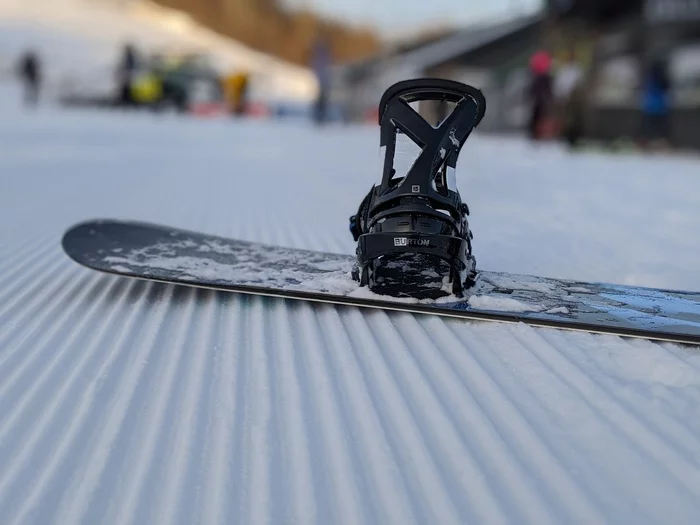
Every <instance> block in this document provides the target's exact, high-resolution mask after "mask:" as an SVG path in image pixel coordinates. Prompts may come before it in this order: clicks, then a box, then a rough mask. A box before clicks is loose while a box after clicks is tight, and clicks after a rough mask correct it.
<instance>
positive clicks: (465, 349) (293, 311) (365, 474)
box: [0, 88, 700, 525]
mask: <svg viewBox="0 0 700 525" xmlns="http://www.w3.org/2000/svg"><path fill="white" fill-rule="evenodd" d="M3 89H4V88H3ZM15 97H16V93H14V92H10V91H8V90H7V89H4V90H3V92H2V97H0V112H1V113H2V119H0V144H2V148H0V219H1V220H0V465H2V468H0V516H2V520H1V521H2V523H3V524H8V525H17V524H26V525H29V524H32V525H34V524H42V525H44V524H54V523H55V524H61V525H63V524H78V523H85V524H94V523H100V524H104V525H112V524H115V525H116V524H122V523H134V524H136V523H138V524H145V523H149V524H156V525H165V524H168V525H169V524H183V525H184V524H187V525H193V524H206V525H212V524H223V523H233V522H235V523H250V524H268V523H269V524H278V523H303V524H305V525H307V524H308V525H311V524H319V525H321V524H323V525H326V524H331V523H332V524H338V525H340V524H377V525H379V524H381V525H385V524H401V525H406V524H411V523H416V524H426V525H427V524H435V523H439V524H445V525H447V524H455V525H457V524H460V525H462V524H467V523H480V524H481V523H483V524H485V523H488V524H499V523H503V524H506V523H518V524H537V525H544V524H562V523H567V524H574V523H581V524H587V525H588V524H593V523H595V524H602V523H616V524H622V523H625V524H626V523H630V524H631V523H634V524H669V523H673V524H674V525H678V524H682V525H685V524H688V525H690V524H693V523H696V522H697V516H698V515H700V417H698V416H699V415H700V414H699V413H698V406H700V349H697V348H686V347H680V346H676V345H672V344H652V343H650V342H648V341H643V340H624V339H620V338H617V337H610V336H594V335H589V334H583V333H569V332H559V331H555V330H549V329H534V328H531V327H527V326H522V325H514V326H511V325H501V324H491V323H485V324H480V323H472V322H460V321H457V320H443V319H438V318H434V317H426V316H419V315H409V314H394V313H392V314H388V313H385V312H382V311H374V310H370V311H365V310H360V309H357V308H350V307H342V308H334V307H332V306H329V305H312V304H307V303H300V302H290V301H285V300H276V299H264V298H260V297H245V296H238V295H234V294H219V293H213V292H209V291H195V290H192V289H186V288H180V287H171V286H164V285H157V284H149V283H144V282H139V281H129V280H123V279H119V278H115V277H111V276H103V275H98V274H94V273H91V272H89V271H87V270H85V269H83V268H80V267H78V266H77V265H76V264H74V263H73V262H72V261H70V260H69V259H68V258H67V257H66V256H64V255H63V253H62V252H61V249H60V244H59V241H60V236H61V234H62V233H63V231H64V230H65V229H66V228H67V227H69V226H70V225H72V224H73V223H75V222H79V221H82V220H84V219H86V218H92V217H98V216H99V217H116V218H130V219H137V220H145V221H154V222H161V223H166V224H171V225H174V226H181V227H183V228H188V229H194V230H201V231H207V232H211V233H213V234H218V235H224V236H229V237H240V238H243V239H251V240H260V241H263V242H270V243H279V244H285V245H288V246H294V247H300V248H309V249H320V250H330V251H339V252H343V253H352V251H353V249H354V245H353V242H352V238H351V236H350V233H349V232H348V230H347V218H348V216H349V215H351V214H352V213H354V211H355V208H356V206H357V204H358V203H359V201H360V199H361V198H362V196H363V195H364V194H365V193H366V191H367V189H368V188H369V185H370V184H371V183H372V182H373V181H374V180H376V178H377V176H378V166H379V157H378V152H377V138H378V137H377V130H376V129H373V128H364V127H349V128H341V127H330V128H328V129H325V130H323V131H318V130H315V129H313V128H312V127H311V126H309V125H307V124H306V123H299V122H292V121H288V122H283V123H274V122H266V121H251V122H245V121H228V120H194V119H185V120H182V119H179V118H176V117H173V116H160V117H156V116H152V115H141V116H138V115H120V114H109V115H102V114H96V113H87V112H79V113H65V112H60V111H57V110H49V109H44V110H41V111H39V112H36V113H33V114H22V113H20V112H19V111H18V110H17V109H16V108H15V107H14V102H13V101H14V100H16V98H15ZM462 159H463V160H462V162H460V166H459V167H458V183H459V187H460V190H461V191H462V193H463V195H464V197H465V199H466V200H467V202H468V203H469V205H470V207H471V210H472V226H473V228H474V230H475V236H476V237H475V250H476V255H477V260H478V264H479V265H480V266H481V267H484V268H489V269H493V270H501V271H512V272H526V273H534V274H539V275H552V276H557V277H566V278H574V279H583V280H603V281H612V282H621V283H631V284H641V285H650V286H662V287H669V288H681V289H692V290H699V289H700V273H698V271H697V261H698V260H700V243H698V242H697V232H698V231H699V230H700V176H699V175H698V174H699V173H700V163H699V162H698V160H697V159H695V158H692V157H687V158H672V157H664V156H658V157H651V156H648V157H640V156H631V155H619V156H606V155H602V154H585V155H580V156H571V155H569V154H567V153H566V152H564V151H561V150H560V149H558V148H557V147H551V146H543V147H539V148H532V147H531V146H529V145H527V144H526V143H524V142H522V141H520V140H516V139H504V138H499V137H487V136H474V137H472V138H471V139H470V140H469V142H468V143H467V145H466V146H465V150H464V152H463V155H462Z"/></svg>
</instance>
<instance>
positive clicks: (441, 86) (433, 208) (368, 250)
mask: <svg viewBox="0 0 700 525" xmlns="http://www.w3.org/2000/svg"><path fill="white" fill-rule="evenodd" d="M421 100H444V101H447V102H452V103H454V104H455V108H454V110H453V112H452V113H451V114H450V115H449V116H448V117H446V118H445V120H444V121H443V122H441V123H440V125H439V126H437V127H433V126H432V125H430V124H429V123H428V122H427V121H426V120H425V119H424V118H423V117H422V116H421V115H420V114H418V113H417V112H416V111H415V110H414V109H413V108H412V107H411V106H410V105H409V104H410V103H411V102H415V101H421ZM485 111H486V100H485V99H484V96H483V95H482V93H481V92H480V91H479V90H478V89H476V88H474V87H472V86H468V85H465V84H462V83H459V82H455V81H450V80H443V79H431V78H421V79H414V80H406V81H403V82H399V83H397V84H395V85H393V86H391V87H390V88H389V89H387V90H386V92H385V93H384V95H383V96H382V98H381V101H380V104H379V124H380V126H381V129H380V144H381V146H384V147H386V151H385V158H384V168H383V173H382V181H381V184H379V185H378V186H373V187H372V189H371V190H370V192H369V193H368V194H367V196H366V197H365V198H364V199H363V201H362V204H361V205H360V207H359V210H358V213H357V215H354V216H352V217H351V218H350V230H351V232H352V234H353V238H354V239H355V240H356V241H357V242H358V246H357V268H356V272H355V276H356V278H357V279H358V280H359V281H360V282H361V284H363V285H364V284H366V285H369V286H370V288H374V287H375V285H376V284H377V281H376V280H374V281H373V279H372V273H373V272H374V271H375V270H376V267H375V266H373V265H375V263H376V262H377V261H379V260H380V259H387V260H395V258H396V257H402V256H404V255H407V254H414V255H417V257H418V260H423V261H428V262H430V263H431V264H433V265H434V266H435V265H437V263H436V262H435V261H436V260H437V261H444V262H445V263H446V264H447V266H448V267H449V268H450V272H451V274H452V275H451V279H450V280H451V281H452V286H453V289H452V292H453V293H455V294H457V295H460V294H461V291H462V288H463V287H464V285H467V284H468V282H469V280H470V279H471V278H473V276H474V275H475V267H474V266H475V262H474V257H473V256H472V254H471V238H472V234H471V231H470V230H469V225H468V221H467V218H466V217H467V216H468V215H469V209H468V207H467V205H466V204H464V203H462V201H461V197H460V195H459V193H458V192H457V191H456V190H454V189H451V188H448V187H447V185H446V174H447V170H448V168H451V169H454V168H456V164H457V158H458V156H459V152H460V151H461V149H462V147H463V145H464V143H465V141H466V140H467V138H468V137H469V135H470V134H471V132H472V130H473V129H474V127H476V126H477V125H478V124H479V122H481V119H482V118H483V116H484V113H485ZM398 133H403V134H405V135H406V136H408V137H409V138H410V139H411V140H412V141H414V142H415V143H416V144H417V145H418V146H420V148H421V150H422V151H421V153H420V155H419V157H418V158H417V159H416V161H415V162H414V164H413V166H412V167H411V169H410V170H409V171H408V173H407V174H406V175H405V177H402V178H399V179H397V178H396V177H395V170H394V153H395V149H396V139H397V135H398ZM421 256H422V257H423V259H421ZM443 266H444V265H443ZM405 277H406V275H401V276H400V278H399V277H397V276H396V274H394V280H397V279H398V280H402V283H403V285H405V284H406V283H405V281H403V279H404V278H405ZM382 280H384V281H386V279H384V278H383V279H382ZM396 292H398V293H397V294H398V295H404V293H403V291H402V290H396Z"/></svg>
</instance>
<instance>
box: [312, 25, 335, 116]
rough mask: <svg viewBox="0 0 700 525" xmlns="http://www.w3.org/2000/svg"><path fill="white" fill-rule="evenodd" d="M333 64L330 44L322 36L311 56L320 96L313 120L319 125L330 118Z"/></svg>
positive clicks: (315, 105) (316, 103)
mask: <svg viewBox="0 0 700 525" xmlns="http://www.w3.org/2000/svg"><path fill="white" fill-rule="evenodd" d="M331 63H332V56H331V46H330V42H329V41H328V39H327V37H326V35H324V34H320V35H319V37H318V38H317V39H316V42H315V43H314V46H313V49H312V54H311V65H312V69H313V71H314V73H315V74H316V81H317V84H318V94H317V96H316V102H315V104H314V109H313V119H314V121H315V122H316V123H317V124H323V123H325V122H326V120H327V118H328V104H329V98H330V93H329V92H330V80H331V79H330V68H331Z"/></svg>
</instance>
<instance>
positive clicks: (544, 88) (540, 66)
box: [528, 51, 554, 140]
mask: <svg viewBox="0 0 700 525" xmlns="http://www.w3.org/2000/svg"><path fill="white" fill-rule="evenodd" d="M551 69H552V58H551V56H550V55H549V53H547V52H546V51H538V52H537V53H535V54H534V55H533V56H532V58H531V59H530V73H531V81H530V85H529V93H528V94H529V97H528V98H529V100H530V121H529V126H528V134H529V137H530V139H531V140H540V139H543V138H548V137H551V136H552V135H553V130H552V129H551V128H552V126H553V119H552V117H553V109H554V108H553V106H554V93H553V85H552V74H551Z"/></svg>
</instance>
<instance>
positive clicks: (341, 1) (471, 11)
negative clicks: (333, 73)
mask: <svg viewBox="0 0 700 525" xmlns="http://www.w3.org/2000/svg"><path fill="white" fill-rule="evenodd" d="M285 1H286V3H287V5H289V6H292V7H299V6H307V7H311V8H313V9H314V10H315V11H318V12H321V13H323V14H326V15H330V16H332V17H334V18H337V19H341V20H344V21H347V22H352V23H366V24H371V25H373V26H374V27H376V28H377V29H379V30H381V31H382V32H385V33H387V34H394V33H400V32H402V31H405V30H407V31H412V30H416V29H420V28H421V27H422V26H435V25H439V24H441V23H447V24H450V25H467V24H470V23H473V22H476V21H480V20H483V19H484V18H490V17H494V16H506V15H509V14H511V13H512V14H513V15H515V14H517V13H518V12H519V11H524V12H531V11H532V10H533V9H535V8H537V7H539V6H540V5H542V0H285Z"/></svg>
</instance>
